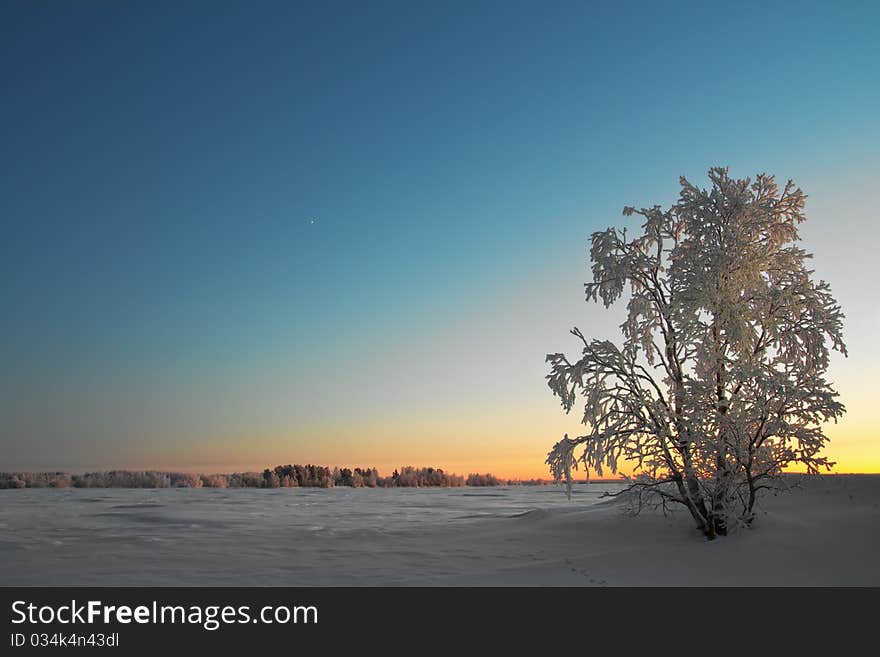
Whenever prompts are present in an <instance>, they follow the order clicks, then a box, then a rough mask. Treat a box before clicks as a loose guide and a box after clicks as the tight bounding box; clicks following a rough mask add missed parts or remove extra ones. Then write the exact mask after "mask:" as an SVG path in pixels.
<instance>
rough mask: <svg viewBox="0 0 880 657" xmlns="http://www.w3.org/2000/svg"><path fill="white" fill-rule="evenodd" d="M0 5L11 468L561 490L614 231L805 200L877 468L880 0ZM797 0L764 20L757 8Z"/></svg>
mask: <svg viewBox="0 0 880 657" xmlns="http://www.w3.org/2000/svg"><path fill="white" fill-rule="evenodd" d="M844 4H845V5H846V6H843V7H841V6H838V5H837V4H836V3H834V4H833V5H832V3H827V2H823V3H802V2H799V3H791V4H790V5H788V6H785V4H784V3H783V4H777V3H763V2H762V3H754V4H753V3H736V4H728V5H724V4H721V5H718V4H717V3H716V4H714V5H707V4H704V3H694V4H685V3H676V6H675V8H674V9H673V8H671V7H670V6H669V3H627V2H615V3H601V4H596V5H595V6H590V5H589V4H588V3H538V2H531V3H507V2H505V3H473V2H468V3H451V2H446V3H410V2H407V3H403V2H401V3H393V4H384V3H379V2H372V3H326V2H324V3H314V4H297V3H293V2H283V3H280V2H279V3H268V2H254V3H228V4H227V3H219V2H211V3H197V2H183V3H176V2H175V3H171V2H125V3H113V2H69V3H45V2H25V1H16V2H5V3H3V5H2V8H0V76H2V80H3V85H2V92H0V93H2V103H0V119H2V120H0V139H2V142H0V143H2V158H0V167H2V170H0V221H2V228H3V239H2V241H0V302H2V308H3V315H2V322H0V359H2V368H0V418H2V426H0V431H2V435H0V470H17V469H55V468H59V469H73V470H80V469H86V468H110V467H128V468H163V469H170V468H174V469H184V470H191V469H195V470H202V471H231V470H236V469H256V468H260V469H262V468H263V467H265V466H267V465H269V466H272V465H275V464H278V463H290V462H301V463H304V462H317V463H322V464H329V465H333V464H339V465H365V466H378V467H379V468H380V470H382V471H383V472H385V473H387V472H389V471H390V470H391V469H392V468H393V467H395V466H399V465H404V464H413V465H435V466H440V467H445V468H448V469H450V470H454V471H457V472H467V471H473V470H481V471H486V470H491V471H493V472H496V473H498V474H501V475H506V476H521V477H532V476H547V472H546V466H544V465H543V461H544V458H545V456H546V453H547V451H548V449H549V448H550V447H551V445H552V444H553V442H555V441H556V440H557V439H558V438H559V437H560V436H561V434H562V433H563V432H565V431H567V432H570V433H577V432H578V431H579V425H578V423H577V416H576V415H574V414H573V415H571V416H565V415H564V414H563V413H562V410H561V408H560V407H559V404H558V402H557V400H556V399H555V398H553V397H552V395H551V393H550V391H549V390H548V389H547V387H546V385H545V382H544V379H543V377H544V374H546V368H545V365H544V356H545V354H546V353H548V352H555V351H568V352H569V353H574V352H576V350H577V346H576V344H575V341H574V339H573V338H572V337H571V336H569V335H568V333H567V332H568V329H569V328H570V327H571V326H573V325H578V326H580V327H581V329H582V330H584V332H585V333H586V334H587V335H588V336H596V337H614V336H615V335H616V330H615V325H616V323H618V322H619V320H620V317H619V316H618V315H617V314H615V312H614V311H611V312H609V311H605V310H603V309H602V307H601V306H597V305H587V304H586V303H585V302H584V301H583V288H582V284H583V282H584V281H586V280H587V279H588V277H589V272H588V263H587V253H586V249H587V244H588V238H589V235H590V233H591V232H592V231H594V230H597V229H600V228H604V227H605V226H607V225H609V224H620V223H622V221H623V220H622V219H621V217H620V211H621V208H622V207H623V206H624V205H650V204H653V203H662V204H669V203H671V202H672V201H674V200H675V198H676V196H677V190H678V176H679V175H682V174H684V175H686V176H688V177H689V178H691V179H692V180H694V181H699V182H701V183H702V182H703V181H705V173H706V170H707V169H708V168H709V167H710V166H712V165H716V164H721V165H729V166H730V167H731V172H732V174H734V175H737V176H746V175H753V174H755V173H757V172H759V171H768V172H770V173H774V174H776V175H777V176H778V177H780V178H793V179H795V181H796V182H797V183H798V184H799V185H801V186H802V187H803V189H804V190H805V191H806V193H807V194H809V197H810V198H809V201H808V206H807V211H808V216H809V217H810V220H809V221H808V222H807V223H806V224H805V225H804V227H803V230H802V235H803V237H804V240H805V246H806V248H807V249H808V250H811V251H813V252H814V253H815V254H816V259H815V266H816V270H817V276H819V277H822V278H825V279H827V280H829V281H830V282H831V284H832V289H833V290H834V291H835V293H836V296H837V297H838V299H839V300H840V301H841V303H842V305H843V307H844V310H845V312H846V314H847V317H848V321H847V324H846V337H847V343H848V346H849V348H850V357H849V359H846V360H844V359H842V358H837V359H835V360H834V362H833V366H832V370H831V378H832V380H834V381H836V383H837V385H838V388H839V390H840V392H841V396H842V400H843V401H844V403H845V404H846V405H847V407H848V409H849V412H848V414H847V416H846V417H845V418H844V419H843V420H842V421H841V423H840V424H838V425H837V426H835V427H832V428H831V429H830V435H831V436H832V442H831V446H830V447H829V449H828V450H827V454H828V455H829V456H830V457H832V458H835V459H837V460H838V462H839V467H838V470H839V471H841V472H853V471H873V472H880V432H878V428H880V420H878V418H877V415H876V413H875V406H876V402H875V397H876V374H877V372H878V371H880V350H878V348H877V343H876V341H875V338H874V336H875V335H876V334H877V333H878V332H880V301H878V297H877V292H876V290H877V287H878V286H877V281H878V276H880V264H878V255H877V245H878V238H880V221H878V219H880V218H878V216H877V215H878V212H877V203H876V201H875V197H876V190H877V185H878V183H877V179H878V173H880V120H878V119H880V73H878V72H880V45H878V44H880V27H878V26H880V9H878V7H880V5H878V4H877V3H869V2H866V3H861V4H857V3H852V4H849V3H844ZM767 5H773V6H767Z"/></svg>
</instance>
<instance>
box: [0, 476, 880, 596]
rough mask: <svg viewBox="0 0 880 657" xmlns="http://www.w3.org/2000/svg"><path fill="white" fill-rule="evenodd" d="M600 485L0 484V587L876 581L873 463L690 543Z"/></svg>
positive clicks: (878, 487)
mask: <svg viewBox="0 0 880 657" xmlns="http://www.w3.org/2000/svg"><path fill="white" fill-rule="evenodd" d="M608 488H614V486H612V485H604V484H590V485H579V486H577V487H576V489H575V495H574V496H573V499H572V500H571V501H568V500H567V499H566V498H565V495H564V493H563V492H562V491H561V490H560V489H559V488H556V487H552V486H546V487H510V488H507V487H504V488H491V489H474V488H464V489H375V490H371V489H350V488H339V489H331V490H316V489H275V490H254V489H230V490H222V489H200V490H194V489H172V490H167V489H166V490H112V489H105V490H101V489H91V490H54V489H37V490H4V491H0V584H2V585H7V586H8V585H62V586H63V585H126V584H131V585H157V586H161V585H178V586H181V585H182V586H189V585H242V586H244V585H290V586H297V585H343V586H347V585H420V584H421V585H526V586H529V585H573V586H596V585H874V586H877V585H880V558H878V556H877V555H878V554H880V476H841V477H824V478H822V479H820V480H812V481H808V482H805V483H804V485H803V487H802V488H800V489H798V490H795V491H793V492H792V493H789V494H786V495H780V496H778V497H774V498H770V499H768V500H767V501H766V503H765V512H764V513H763V514H762V516H761V517H760V518H759V520H758V522H757V523H756V526H755V527H754V528H753V529H751V530H743V531H740V532H738V533H737V534H735V535H734V536H731V537H728V538H726V539H723V540H718V541H714V542H711V543H709V542H706V541H704V540H703V539H702V538H701V537H700V536H699V535H698V534H697V533H696V532H694V531H693V530H691V528H690V527H691V526H690V523H689V521H688V518H687V517H685V516H684V515H683V514H678V515H676V516H673V517H663V516H661V515H657V514H643V515H641V516H639V517H637V518H633V517H630V516H627V515H624V514H623V513H622V512H621V509H620V505H619V504H617V503H609V502H608V501H602V502H600V501H599V499H598V496H599V494H600V493H601V492H602V491H603V490H605V489H608Z"/></svg>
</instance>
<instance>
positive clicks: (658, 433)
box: [547, 168, 846, 538]
mask: <svg viewBox="0 0 880 657" xmlns="http://www.w3.org/2000/svg"><path fill="white" fill-rule="evenodd" d="M709 179H710V181H711V187H710V188H709V189H702V188H698V187H696V186H694V185H692V184H691V183H690V182H688V181H687V180H686V179H684V178H681V193H680V196H679V199H678V201H677V202H676V203H675V204H674V205H673V206H672V207H670V208H669V209H665V210H664V209H661V207H660V206H654V207H651V208H643V209H641V210H636V209H635V208H631V207H627V208H624V215H626V216H631V215H639V216H640V217H642V219H643V221H642V226H641V231H640V233H639V234H638V235H636V236H634V237H629V236H628V235H627V231H626V230H625V229H624V230H618V229H616V228H609V229H607V230H604V231H600V232H596V233H594V234H593V236H592V245H591V249H590V257H591V260H592V271H593V281H592V282H591V283H587V284H586V286H585V287H586V296H587V300H588V301H590V300H592V301H599V300H601V301H602V303H603V304H604V305H605V307H609V306H610V305H612V304H613V303H615V302H616V301H618V300H619V299H620V298H621V297H623V296H624V295H626V297H628V303H627V305H626V311H627V317H626V320H625V321H624V323H623V324H622V325H621V330H622V344H620V345H616V344H614V343H612V342H610V341H603V340H588V339H587V338H586V337H585V336H584V334H583V333H582V332H581V331H580V330H578V329H577V328H575V329H573V330H572V331H571V333H572V334H573V335H574V336H575V337H577V338H578V340H579V341H580V342H581V344H582V352H581V355H580V358H579V359H577V360H575V361H573V362H572V361H570V360H569V359H568V358H566V356H565V355H563V354H559V353H557V354H550V355H548V356H547V362H548V363H550V366H551V370H550V374H549V375H548V376H547V380H548V383H549V386H550V388H551V390H552V391H553V393H554V394H555V395H557V396H559V397H560V399H561V400H562V406H563V407H564V409H565V411H566V412H569V411H571V409H572V408H573V407H574V406H575V405H576V403H577V399H578V397H579V395H580V396H582V399H583V400H584V414H583V419H582V422H583V424H584V425H585V426H586V427H587V431H586V433H585V435H583V436H578V437H575V438H569V437H568V435H566V436H565V437H564V438H563V439H562V440H561V441H559V442H558V443H557V444H556V445H555V446H554V447H553V449H552V450H551V452H550V454H549V455H548V458H547V463H548V464H549V465H550V469H551V471H552V473H553V474H554V476H555V477H556V479H557V480H561V479H564V480H566V481H567V482H569V483H570V482H571V470H572V467H575V468H577V467H578V464H581V465H583V466H585V467H586V469H587V472H588V473H589V471H590V470H593V471H594V472H596V473H597V474H598V475H599V476H601V475H602V474H603V472H604V470H605V469H606V468H607V469H608V470H610V471H611V472H615V473H616V472H617V470H618V466H619V465H621V463H622V462H628V463H629V464H630V468H631V469H632V471H633V473H634V474H633V476H632V477H626V479H627V481H628V483H629V486H628V489H627V490H628V491H629V492H630V493H633V494H635V496H636V499H637V500H638V502H639V503H640V504H641V503H643V502H645V503H653V504H662V505H663V506H664V507H665V506H666V505H669V504H678V505H683V506H684V507H686V508H687V510H688V511H689V512H690V514H691V516H693V519H694V521H695V522H696V525H697V527H698V528H699V529H700V531H702V532H703V533H704V534H705V535H706V536H707V537H708V538H714V537H716V536H719V535H724V534H726V533H727V532H728V531H729V530H730V529H731V528H732V527H734V526H736V525H737V524H748V523H750V522H751V521H752V519H753V517H754V512H755V501H756V499H757V498H758V496H759V494H760V493H761V492H762V491H765V490H768V489H772V488H775V487H778V486H779V485H780V474H781V472H782V471H783V469H784V468H786V467H787V466H790V465H794V464H800V465H802V466H803V467H805V469H806V470H807V471H808V472H810V473H817V472H819V471H820V470H822V469H830V468H831V466H832V465H833V463H831V462H829V461H828V460H827V458H826V457H824V456H821V455H820V452H821V451H822V448H823V447H824V446H825V444H826V442H827V440H828V438H827V436H826V435H825V433H824V432H823V423H825V422H827V421H829V420H834V421H836V419H837V418H838V417H840V416H841V415H843V413H844V407H843V404H841V403H840V402H839V401H838V400H837V396H838V395H837V393H836V392H835V390H834V389H833V387H832V385H831V383H830V382H829V381H828V380H827V379H826V377H825V375H826V371H827V369H828V365H829V354H830V352H831V350H836V351H838V352H841V353H843V354H844V355H845V354H846V347H845V345H844V343H843V339H842V323H843V313H842V312H841V309H840V306H839V305H838V303H837V302H836V301H835V300H834V298H833V297H832V296H831V292H830V289H829V286H828V284H827V283H825V282H824V281H821V280H819V281H817V280H815V279H814V278H813V271H812V270H810V269H808V268H807V266H806V262H807V260H808V259H809V258H810V257H811V256H810V254H808V253H806V252H805V251H804V250H803V249H801V248H799V247H798V246H797V242H798V240H799V236H798V225H799V224H800V223H801V222H802V221H804V219H805V216H804V201H805V199H806V196H805V195H804V193H803V192H802V191H801V190H800V188H798V187H796V186H795V185H794V183H792V182H791V181H788V182H787V183H786V185H785V186H784V187H783V188H782V189H780V188H779V187H778V186H777V184H776V182H775V179H774V177H773V176H768V175H766V174H761V175H758V176H757V177H756V178H755V179H754V180H751V179H749V178H746V179H742V180H738V179H734V178H731V177H730V176H729V175H728V170H727V169H726V168H713V169H711V170H710V171H709Z"/></svg>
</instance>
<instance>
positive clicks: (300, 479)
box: [0, 464, 549, 489]
mask: <svg viewBox="0 0 880 657" xmlns="http://www.w3.org/2000/svg"><path fill="white" fill-rule="evenodd" d="M546 483H549V482H546V481H544V480H543V479H529V480H525V481H522V480H514V479H499V478H498V477H496V476H495V475H492V474H488V473H487V474H478V473H472V474H469V475H468V476H467V477H466V478H465V477H462V476H461V475H456V474H448V473H446V472H444V471H443V470H441V469H440V468H414V467H412V466H406V467H403V468H400V470H395V471H394V472H393V474H391V475H390V476H388V477H382V476H380V475H379V471H378V470H377V469H376V468H354V469H353V470H352V469H350V468H333V469H332V470H331V469H330V468H328V467H325V466H322V465H311V464H309V465H279V466H277V467H275V468H273V469H271V470H270V469H269V468H266V469H265V470H263V472H234V473H232V474H209V475H204V474H194V473H190V472H158V471H155V470H140V471H131V470H110V471H107V472H86V473H84V474H69V473H67V472H0V489H2V488H332V487H333V486H350V487H353V488H427V487H444V488H449V487H459V486H514V485H525V486H538V485H542V484H546Z"/></svg>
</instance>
